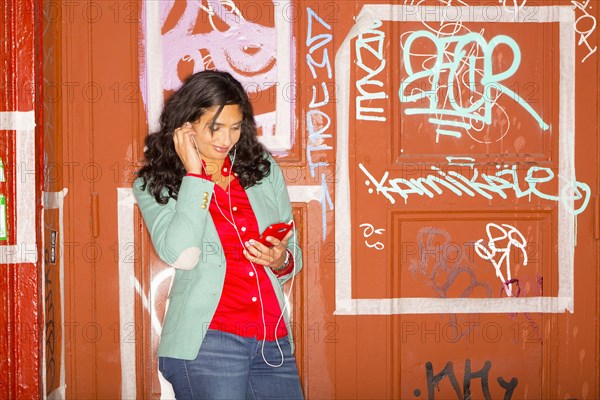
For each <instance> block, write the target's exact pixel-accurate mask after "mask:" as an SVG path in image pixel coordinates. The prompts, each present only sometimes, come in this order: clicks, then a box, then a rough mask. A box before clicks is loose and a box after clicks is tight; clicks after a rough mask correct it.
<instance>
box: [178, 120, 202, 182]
mask: <svg viewBox="0 0 600 400" xmlns="http://www.w3.org/2000/svg"><path fill="white" fill-rule="evenodd" d="M192 136H196V131H195V130H194V128H193V127H192V124H191V123H189V122H186V123H185V124H183V125H182V126H180V127H179V128H177V129H175V132H173V143H174V144H175V152H176V153H177V155H178V156H179V159H180V160H181V162H182V163H183V167H184V168H185V171H186V172H187V173H193V174H201V173H202V161H201V160H200V157H199V155H198V152H197V151H196V146H194V142H193V140H192Z"/></svg>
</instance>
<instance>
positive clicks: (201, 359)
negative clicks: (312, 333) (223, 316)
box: [158, 329, 304, 400]
mask: <svg viewBox="0 0 600 400" xmlns="http://www.w3.org/2000/svg"><path fill="white" fill-rule="evenodd" d="M262 343H263V342H262V341H260V340H257V339H256V338H245V337H242V336H238V335H234V334H231V333H227V332H221V331H217V330H212V329H209V330H208V331H207V332H206V336H205V337H204V341H203V342H202V346H200V351H199V352H198V356H197V357H196V359H195V360H181V359H178V358H171V357H159V360H158V368H159V370H160V372H161V373H162V374H163V376H164V377H165V379H166V380H168V381H169V382H170V383H171V385H173V390H174V391H175V397H176V398H177V399H178V400H182V399H223V400H234V399H286V400H288V399H289V400H292V399H303V398H304V397H303V394H302V387H301V386H300V378H299V376H298V369H297V368H296V360H295V358H294V355H293V354H292V352H291V348H290V342H289V340H288V338H287V337H286V338H282V339H279V345H280V346H281V351H282V352H283V355H284V360H283V365H282V366H280V367H278V368H274V367H271V366H269V365H267V364H266V363H265V361H264V360H263V351H262ZM264 358H266V359H267V361H268V362H269V363H270V364H272V365H279V364H280V363H281V353H280V352H279V349H278V348H277V344H276V342H274V341H272V342H269V341H267V342H265V346H264Z"/></svg>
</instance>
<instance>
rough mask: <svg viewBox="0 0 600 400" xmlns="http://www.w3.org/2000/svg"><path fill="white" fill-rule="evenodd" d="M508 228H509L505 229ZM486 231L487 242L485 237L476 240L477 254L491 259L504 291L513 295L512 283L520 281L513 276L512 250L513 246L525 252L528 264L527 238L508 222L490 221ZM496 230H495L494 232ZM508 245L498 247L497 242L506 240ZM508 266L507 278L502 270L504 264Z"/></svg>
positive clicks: (524, 258) (525, 262) (488, 259)
mask: <svg viewBox="0 0 600 400" xmlns="http://www.w3.org/2000/svg"><path fill="white" fill-rule="evenodd" d="M505 228H507V229H505ZM485 231H486V232H487V235H488V241H487V243H485V244H482V243H484V242H483V239H479V240H478V241H476V242H475V252H476V253H477V255H478V256H479V257H481V258H483V259H484V260H487V261H490V262H491V263H492V265H493V266H494V269H495V270H496V276H497V277H498V278H499V279H500V281H501V282H502V286H503V287H504V291H505V292H506V295H507V296H508V297H512V295H513V293H512V284H513V283H515V282H517V284H518V281H516V280H514V279H513V278H512V273H511V269H510V250H511V248H512V247H516V248H517V249H519V250H520V251H521V253H522V254H523V265H527V251H526V250H525V247H527V240H525V238H524V237H523V234H521V232H520V231H519V230H518V229H517V228H515V227H514V226H511V225H508V224H502V226H500V225H497V224H494V223H489V224H487V226H486V227H485ZM493 231H495V232H493ZM504 241H507V243H505V246H506V247H498V246H497V244H496V243H497V242H504ZM497 254H499V255H500V258H499V259H498V260H496V255H497ZM503 263H505V266H506V278H505V277H504V274H503V273H502V271H501V270H500V267H501V266H502V264H503Z"/></svg>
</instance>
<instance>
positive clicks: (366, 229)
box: [359, 224, 385, 250]
mask: <svg viewBox="0 0 600 400" xmlns="http://www.w3.org/2000/svg"><path fill="white" fill-rule="evenodd" d="M359 227H360V228H363V237H364V238H365V245H366V246H367V247H369V248H374V249H375V250H383V249H384V248H385V245H384V244H383V243H381V242H375V243H369V242H368V241H367V240H366V239H368V238H370V237H371V236H372V235H373V234H376V235H383V232H385V229H383V228H379V229H375V228H373V225H371V224H360V226H359Z"/></svg>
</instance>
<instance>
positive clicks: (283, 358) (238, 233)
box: [190, 136, 296, 368]
mask: <svg viewBox="0 0 600 400" xmlns="http://www.w3.org/2000/svg"><path fill="white" fill-rule="evenodd" d="M190 138H191V139H192V141H193V142H194V147H195V148H196V152H197V153H198V158H199V159H200V161H201V165H202V169H203V170H204V172H205V173H206V174H208V173H207V172H206V169H204V163H202V157H201V156H200V150H198V145H197V144H196V140H195V139H194V137H193V136H190ZM236 153H237V149H235V147H234V151H233V160H232V161H231V170H230V173H233V164H234V162H235V156H236ZM229 184H230V183H229V182H228V183H227V186H229ZM227 195H228V200H229V201H228V203H229V215H231V220H230V219H229V218H227V216H225V214H224V213H223V210H221V207H220V206H219V202H218V201H217V198H216V195H215V190H214V188H213V196H215V205H216V206H217V208H218V209H219V213H221V215H222V216H223V218H225V220H226V221H227V222H229V224H230V225H231V226H233V228H234V229H235V233H236V234H237V237H238V240H239V242H240V245H241V246H242V248H243V249H245V246H244V241H243V240H242V237H241V235H240V232H239V230H238V227H237V225H236V223H235V217H234V216H233V210H232V208H231V190H228V191H227ZM292 230H293V233H292V237H296V225H295V224H292ZM290 239H291V237H290ZM286 251H287V249H286ZM292 257H293V260H292V261H295V260H296V246H294V254H293V255H292ZM248 262H249V263H250V266H251V267H252V269H253V270H254V278H255V280H256V287H257V288H258V298H259V300H260V313H261V318H262V323H263V339H262V346H261V355H262V358H263V361H264V362H265V364H267V365H268V366H269V367H273V368H279V367H281V366H282V365H283V363H284V361H285V356H284V354H283V350H281V345H280V344H279V339H278V338H277V329H278V328H279V324H280V323H281V320H282V319H283V315H284V313H285V310H286V308H287V307H288V304H289V297H290V295H291V294H292V290H293V288H294V280H295V278H296V276H295V274H294V272H296V263H295V262H294V268H293V269H292V272H291V273H292V281H291V283H290V290H289V291H288V294H287V295H286V293H285V290H283V289H282V292H283V297H284V299H283V300H284V305H283V308H282V309H281V314H280V315H279V318H278V319H277V323H276V324H275V332H274V333H275V334H274V336H275V343H276V344H277V349H278V350H279V355H280V357H281V361H280V362H279V364H271V363H270V362H269V361H267V358H266V357H265V341H266V337H267V323H266V321H265V308H264V304H263V299H262V291H261V289H260V281H259V280H258V272H257V271H256V267H255V266H254V263H253V262H252V261H250V260H248ZM288 335H289V332H288Z"/></svg>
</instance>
